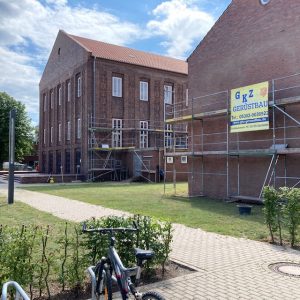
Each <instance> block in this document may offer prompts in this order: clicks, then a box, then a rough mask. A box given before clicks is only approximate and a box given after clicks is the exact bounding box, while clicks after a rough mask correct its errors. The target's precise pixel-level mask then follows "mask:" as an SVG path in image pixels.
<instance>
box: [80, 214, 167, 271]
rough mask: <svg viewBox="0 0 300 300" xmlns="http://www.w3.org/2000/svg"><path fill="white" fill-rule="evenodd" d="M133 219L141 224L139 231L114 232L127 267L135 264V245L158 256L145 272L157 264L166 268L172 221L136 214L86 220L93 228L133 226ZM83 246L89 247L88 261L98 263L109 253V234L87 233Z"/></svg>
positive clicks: (120, 254) (117, 247)
mask: <svg viewBox="0 0 300 300" xmlns="http://www.w3.org/2000/svg"><path fill="white" fill-rule="evenodd" d="M133 221H135V222H136V223H137V224H138V227H139V231H138V232H137V233H132V232H126V233H121V232H117V233H115V238H116V245H115V247H116V249H117V251H118V254H119V256H120V258H121V260H122V262H123V263H124V266H125V267H129V266H133V265H135V264H136V259H135V255H134V251H133V248H134V247H138V248H142V249H147V250H149V249H151V250H153V251H154V252H155V257H154V259H152V260H151V261H149V262H148V263H147V264H146V271H150V270H151V269H153V268H154V267H155V266H157V265H161V266H162V268H163V270H164V266H165V262H166V260H167V259H168V257H169V254H170V251H171V242H172V226H171V223H170V222H160V221H158V220H156V219H153V218H150V217H146V216H134V217H114V216H111V217H107V218H102V219H97V220H95V219H92V220H88V221H86V224H87V226H88V227H91V228H109V227H129V228H130V227H132V226H133ZM84 247H85V248H86V249H87V250H88V253H87V260H88V261H90V262H91V263H92V264H95V263H96V261H97V260H99V259H100V258H101V257H102V256H106V255H107V250H108V247H109V237H108V235H100V234H98V233H93V234H89V233H87V234H85V242H84Z"/></svg>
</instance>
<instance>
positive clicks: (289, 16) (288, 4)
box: [188, 0, 300, 198]
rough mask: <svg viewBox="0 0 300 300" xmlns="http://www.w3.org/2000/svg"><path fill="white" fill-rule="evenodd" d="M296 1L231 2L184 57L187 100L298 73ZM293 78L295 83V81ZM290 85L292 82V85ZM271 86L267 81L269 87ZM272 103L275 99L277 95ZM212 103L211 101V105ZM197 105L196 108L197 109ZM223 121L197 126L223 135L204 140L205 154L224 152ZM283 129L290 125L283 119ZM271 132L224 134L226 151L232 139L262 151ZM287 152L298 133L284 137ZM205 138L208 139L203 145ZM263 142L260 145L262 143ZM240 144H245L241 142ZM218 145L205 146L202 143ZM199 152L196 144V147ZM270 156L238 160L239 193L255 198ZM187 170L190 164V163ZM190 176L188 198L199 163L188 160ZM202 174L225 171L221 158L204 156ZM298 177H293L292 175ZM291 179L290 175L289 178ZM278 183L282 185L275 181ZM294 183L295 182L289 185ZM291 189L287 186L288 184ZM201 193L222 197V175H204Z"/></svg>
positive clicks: (233, 190)
mask: <svg viewBox="0 0 300 300" xmlns="http://www.w3.org/2000/svg"><path fill="white" fill-rule="evenodd" d="M299 16H300V2H299V1H297V0H290V1H285V0H271V1H270V2H269V4H267V5H265V6H263V5H261V4H260V1H259V0H234V1H232V3H231V5H230V6H229V7H228V9H227V10H226V11H225V12H224V14H223V15H222V16H221V18H220V19H219V20H218V21H217V22H216V24H215V26H214V27H213V28H212V29H211V31H210V32H209V33H208V34H207V36H206V37H205V38H204V39H203V41H202V42H201V43H200V44H199V45H198V47H197V48H196V49H195V51H194V52H193V54H192V55H191V56H190V57H189V59H188V63H189V76H188V78H189V96H190V98H196V97H199V96H203V95H206V94H211V93H215V92H218V91H223V90H230V89H232V88H237V87H241V86H245V85H250V84H254V83H258V82H262V81H270V80H271V79H273V78H278V77H282V76H286V75H291V74H294V73H297V72H299V70H300V67H299V66H300V55H299V53H300V40H299V39H298V37H299V36H300V17H299ZM296 79H297V80H296ZM296 79H287V80H285V82H283V81H282V82H277V87H279V86H280V87H287V86H292V85H293V84H295V83H297V81H298V82H299V79H300V78H299V77H298V78H296ZM293 81H295V82H293ZM270 83H271V82H270ZM297 94H298V95H299V89H294V90H290V91H289V93H286V92H285V93H283V94H282V95H281V97H287V96H293V95H297ZM276 98H280V95H279V93H277V94H276ZM202 101H203V103H204V104H208V103H209V101H212V102H211V103H215V104H213V105H212V106H211V107H210V108H209V109H211V110H213V109H220V108H224V107H226V101H227V99H226V96H224V99H223V100H221V99H217V100H216V101H215V100H210V98H209V97H208V98H205V99H203V100H202ZM213 101H215V102H213ZM195 102H196V104H194V109H195V110H197V109H198V110H200V109H202V106H201V105H200V100H199V101H198V104H197V101H195ZM197 105H198V106H197ZM286 109H287V110H286V111H287V112H288V113H291V114H292V115H293V117H295V118H296V119H297V118H298V119H299V118H300V110H299V105H298V104H296V105H291V106H287V108H286ZM283 119H284V118H283V115H282V114H281V113H279V112H278V111H277V112H276V125H275V126H276V127H277V128H278V127H280V126H282V125H283V122H284V120H283ZM270 120H271V122H270V126H272V112H270ZM227 121H228V119H227V116H223V117H219V118H211V119H209V120H208V119H206V120H204V122H203V131H204V133H207V134H208V133H217V132H223V135H219V136H218V135H215V136H213V135H211V136H207V140H206V142H204V147H206V148H207V150H226V135H224V133H226V124H227ZM286 125H287V126H291V125H295V123H294V122H293V121H291V120H289V119H288V118H286ZM201 129H202V123H201V122H200V121H195V122H194V132H195V135H198V137H199V135H200V133H201ZM272 135H273V133H272V131H271V130H269V131H268V130H264V131H261V132H249V133H244V134H239V136H238V137H237V135H236V134H229V148H230V149H234V148H235V147H236V139H237V138H239V139H240V140H241V141H244V143H240V146H241V147H242V148H243V149H255V148H261V149H262V148H263V149H267V148H269V147H270V146H271V145H272V144H273V141H272ZM276 135H277V140H276V143H277V144H282V143H283V139H282V137H283V130H282V129H277V130H276ZM286 136H287V137H288V138H289V139H288V144H289V147H299V144H298V137H299V131H297V129H296V128H293V129H289V130H288V131H287V132H286ZM208 139H210V140H208ZM262 140H263V141H262ZM245 141H248V142H247V143H246V142H245ZM213 142H216V143H219V144H216V145H212V144H210V145H208V143H213ZM199 144H200V145H199V148H198V150H199V149H200V147H201V142H200V143H199ZM282 159H283V158H280V161H279V162H278V167H277V174H278V175H280V176H283V175H282V174H284V167H283V166H284V164H283V162H282V161H281V160H282ZM270 160H271V157H270V156H268V157H260V158H258V157H240V194H243V195H249V196H258V195H259V193H260V190H261V187H262V184H263V181H264V177H265V175H266V173H267V169H268V166H269V163H270ZM286 162H287V167H289V169H288V176H291V175H290V174H296V173H297V172H296V166H295V165H293V162H297V163H298V160H297V155H292V156H287V157H286ZM190 166H191V164H190ZM194 168H195V174H194V178H192V175H191V176H190V193H191V194H194V195H195V194H197V193H200V191H201V190H202V188H200V184H199V183H201V182H202V181H201V175H200V173H201V168H202V162H201V158H195V159H194ZM204 169H205V170H207V173H209V172H210V171H211V172H214V173H219V172H220V171H222V172H223V171H224V170H225V171H226V156H223V157H220V156H210V157H204ZM229 175H230V176H229V195H234V194H237V193H238V188H237V158H236V157H230V158H229ZM298 175H299V174H298ZM294 176H295V175H294ZM276 183H277V184H278V185H279V184H282V180H281V181H280V180H278V182H276ZM294 183H295V182H294ZM288 184H290V185H291V184H292V182H291V181H290V182H288ZM204 193H205V194H206V195H210V196H216V197H222V198H223V197H226V196H227V176H222V175H207V176H205V177H204Z"/></svg>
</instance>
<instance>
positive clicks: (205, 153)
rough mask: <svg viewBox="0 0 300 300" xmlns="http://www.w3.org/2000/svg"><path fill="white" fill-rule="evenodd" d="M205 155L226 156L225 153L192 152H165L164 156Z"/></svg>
mask: <svg viewBox="0 0 300 300" xmlns="http://www.w3.org/2000/svg"><path fill="white" fill-rule="evenodd" d="M205 155H227V151H223V150H220V151H194V152H190V151H189V152H167V153H166V156H174V157H175V156H205Z"/></svg>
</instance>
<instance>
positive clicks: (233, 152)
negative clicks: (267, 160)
mask: <svg viewBox="0 0 300 300" xmlns="http://www.w3.org/2000/svg"><path fill="white" fill-rule="evenodd" d="M275 153H276V150H274V149H247V150H230V151H229V155H232V156H265V155H273V154H275Z"/></svg>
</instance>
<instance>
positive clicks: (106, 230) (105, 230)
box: [82, 222, 138, 234]
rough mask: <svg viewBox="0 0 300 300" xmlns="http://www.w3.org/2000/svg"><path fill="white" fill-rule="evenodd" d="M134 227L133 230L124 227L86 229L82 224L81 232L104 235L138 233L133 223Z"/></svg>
mask: <svg viewBox="0 0 300 300" xmlns="http://www.w3.org/2000/svg"><path fill="white" fill-rule="evenodd" d="M134 227H135V228H133V227H132V228H126V227H117V228H87V227H86V224H85V223H83V225H82V232H98V233H101V234H106V233H111V234H112V233H113V232H123V233H125V232H136V231H138V227H137V225H136V223H135V222H134Z"/></svg>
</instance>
